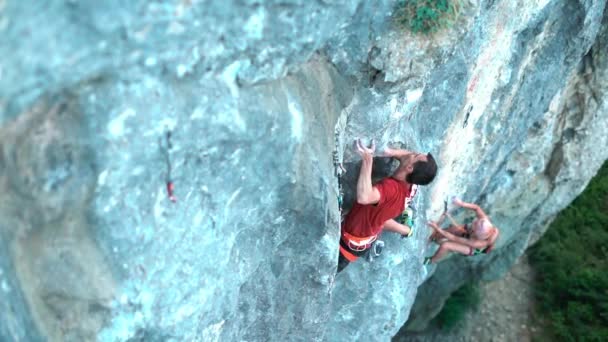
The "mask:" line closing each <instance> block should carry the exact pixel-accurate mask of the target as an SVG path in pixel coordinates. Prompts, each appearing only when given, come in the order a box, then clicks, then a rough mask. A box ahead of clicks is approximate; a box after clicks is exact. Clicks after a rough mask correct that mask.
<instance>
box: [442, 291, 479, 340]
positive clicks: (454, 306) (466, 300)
mask: <svg viewBox="0 0 608 342" xmlns="http://www.w3.org/2000/svg"><path fill="white" fill-rule="evenodd" d="M480 302H481V294H480V292H479V286H478V285H477V284H475V283H469V284H465V285H464V286H462V287H460V288H459V289H458V290H456V291H455V292H454V293H452V295H451V296H450V298H448V300H447V301H446V302H445V304H444V305H443V308H442V309H441V312H440V313H439V314H438V315H437V317H436V318H435V322H434V323H436V324H437V325H438V326H439V327H440V328H441V329H442V330H451V329H454V328H455V327H457V326H459V325H460V323H461V322H462V320H463V318H464V316H465V314H466V312H467V311H468V310H470V309H476V308H477V307H478V306H479V303H480Z"/></svg>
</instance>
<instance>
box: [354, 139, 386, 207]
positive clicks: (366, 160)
mask: <svg viewBox="0 0 608 342" xmlns="http://www.w3.org/2000/svg"><path fill="white" fill-rule="evenodd" d="M355 145H356V150H357V153H358V154H359V155H360V156H361V170H360V171H359V179H358V180H357V203H359V204H375V203H378V202H379V201H380V191H378V189H377V188H376V187H374V186H373V185H372V165H373V163H374V149H375V148H376V145H375V143H373V142H372V146H371V148H367V147H365V146H363V144H362V143H361V140H360V139H358V140H357V141H356V142H355Z"/></svg>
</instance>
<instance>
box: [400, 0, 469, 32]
mask: <svg viewBox="0 0 608 342" xmlns="http://www.w3.org/2000/svg"><path fill="white" fill-rule="evenodd" d="M459 2H460V0H401V1H398V3H397V8H396V11H395V13H396V15H395V18H396V20H397V22H398V23H399V24H401V25H404V26H405V27H407V28H409V29H410V30H411V31H412V32H414V33H423V34H430V33H435V32H437V31H439V30H441V29H444V28H446V27H448V26H450V25H451V24H452V22H453V21H454V20H455V19H456V17H457V16H458V13H459V11H460V7H459Z"/></svg>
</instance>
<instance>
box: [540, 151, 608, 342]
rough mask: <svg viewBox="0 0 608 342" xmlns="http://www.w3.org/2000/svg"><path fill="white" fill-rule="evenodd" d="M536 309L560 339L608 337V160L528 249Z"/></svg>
mask: <svg viewBox="0 0 608 342" xmlns="http://www.w3.org/2000/svg"><path fill="white" fill-rule="evenodd" d="M529 259H530V263H531V265H532V266H533V267H534V269H535V271H536V273H537V281H536V282H535V283H534V287H535V296H536V299H537V303H538V310H539V311H540V314H541V315H542V316H543V318H544V321H545V322H546V323H547V324H548V328H549V329H547V330H548V331H549V332H550V333H551V334H552V335H554V337H556V338H557V339H559V340H562V341H608V163H604V166H603V167H602V168H601V169H600V171H599V172H598V174H597V175H596V176H595V177H594V178H593V179H592V180H591V182H590V183H589V185H588V186H587V188H586V189H585V191H584V192H583V193H582V194H581V195H580V196H579V197H578V198H577V199H576V200H574V201H573V202H572V204H570V205H569V206H568V207H567V208H566V209H564V210H563V211H562V212H561V213H560V214H559V215H558V216H557V218H556V219H555V221H554V222H553V223H552V224H551V226H550V227H549V229H548V230H547V232H546V233H545V235H544V236H543V237H542V238H541V239H540V241H539V242H538V243H537V244H536V245H535V246H533V247H532V248H531V249H530V251H529Z"/></svg>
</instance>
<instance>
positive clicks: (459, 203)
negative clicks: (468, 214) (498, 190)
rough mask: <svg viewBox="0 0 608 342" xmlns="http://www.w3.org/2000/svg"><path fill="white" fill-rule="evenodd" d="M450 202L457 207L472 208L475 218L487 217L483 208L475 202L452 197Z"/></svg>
mask: <svg viewBox="0 0 608 342" xmlns="http://www.w3.org/2000/svg"><path fill="white" fill-rule="evenodd" d="M452 202H453V203H454V204H455V205H457V206H459V207H463V208H466V209H470V210H474V211H475V214H476V215H477V218H484V217H488V215H486V213H485V212H484V211H483V209H481V207H480V206H478V205H477V204H475V203H467V202H463V201H461V200H460V199H459V198H454V200H453V201H452Z"/></svg>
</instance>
